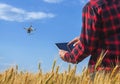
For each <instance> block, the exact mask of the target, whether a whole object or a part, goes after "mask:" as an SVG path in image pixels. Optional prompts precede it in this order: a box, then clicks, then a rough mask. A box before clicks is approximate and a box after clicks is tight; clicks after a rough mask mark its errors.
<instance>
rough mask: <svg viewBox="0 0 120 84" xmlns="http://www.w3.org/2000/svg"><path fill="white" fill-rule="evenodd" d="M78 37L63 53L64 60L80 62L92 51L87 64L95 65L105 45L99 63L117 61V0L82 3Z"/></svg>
mask: <svg viewBox="0 0 120 84" xmlns="http://www.w3.org/2000/svg"><path fill="white" fill-rule="evenodd" d="M80 41H81V42H80V43H79V44H78V45H76V46H75V48H74V49H73V50H72V51H71V52H70V53H66V54H65V57H64V59H65V61H67V62H71V63H79V62H81V61H82V60H83V59H84V58H86V57H88V56H89V55H91V58H90V61H89V65H90V66H93V67H94V66H95V64H96V62H97V60H98V58H99V56H100V53H101V51H102V49H105V50H108V51H109V52H108V53H107V55H106V56H105V57H104V59H103V60H102V63H101V65H102V66H104V67H111V66H115V65H116V63H120V0H90V1H89V2H88V3H87V4H86V5H85V6H84V8H83V11H82V31H81V35H80ZM116 59H117V61H116Z"/></svg>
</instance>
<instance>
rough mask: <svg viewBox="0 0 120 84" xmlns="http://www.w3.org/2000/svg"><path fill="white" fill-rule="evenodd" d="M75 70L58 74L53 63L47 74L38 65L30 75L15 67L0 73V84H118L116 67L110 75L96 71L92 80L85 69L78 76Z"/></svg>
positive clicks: (70, 69)
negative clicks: (35, 70)
mask: <svg viewBox="0 0 120 84" xmlns="http://www.w3.org/2000/svg"><path fill="white" fill-rule="evenodd" d="M76 68H77V67H76V65H75V66H73V67H71V65H69V66H68V70H65V71H63V72H60V71H59V69H60V67H59V66H57V65H56V61H54V62H53V66H52V69H51V70H50V71H49V72H46V73H43V72H42V69H41V67H40V64H39V65H38V72H36V73H30V72H23V71H19V70H18V66H16V67H13V68H10V69H8V70H6V71H4V72H1V73H0V84H120V72H117V73H115V72H116V68H117V66H116V67H115V68H114V69H113V70H112V72H110V73H105V71H101V72H99V71H97V72H96V74H95V77H94V79H93V80H92V79H91V78H90V73H89V72H88V69H87V68H84V69H83V71H82V73H79V74H78V73H77V74H76Z"/></svg>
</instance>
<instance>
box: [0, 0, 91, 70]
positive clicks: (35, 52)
mask: <svg viewBox="0 0 120 84" xmlns="http://www.w3.org/2000/svg"><path fill="white" fill-rule="evenodd" d="M87 1H88V0H24V1H20V0H0V67H1V68H0V71H3V70H5V69H7V68H9V67H10V66H14V65H16V64H17V65H18V67H19V69H20V70H25V71H33V72H35V71H37V67H38V63H39V62H40V63H41V67H42V69H43V70H44V72H46V71H50V70H51V67H52V63H53V60H54V59H57V65H60V67H61V70H64V69H65V70H66V69H67V65H68V63H66V62H64V61H62V60H61V59H60V57H59V54H58V49H57V47H56V46H55V43H56V42H67V41H70V40H72V39H73V38H74V37H76V36H78V35H80V32H81V14H82V8H83V6H84V4H85V3H86V2H87ZM30 25H32V26H33V28H35V29H36V31H34V32H33V33H32V34H31V35H28V34H27V33H26V31H25V30H24V28H25V27H29V26H30ZM88 59H89V58H87V59H86V60H84V61H82V62H81V63H79V64H78V71H80V70H81V69H82V68H83V67H84V66H85V65H86V64H87V63H88Z"/></svg>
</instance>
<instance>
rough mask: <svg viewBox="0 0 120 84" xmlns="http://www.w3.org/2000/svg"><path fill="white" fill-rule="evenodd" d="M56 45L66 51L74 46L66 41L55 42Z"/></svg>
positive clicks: (69, 50)
mask: <svg viewBox="0 0 120 84" xmlns="http://www.w3.org/2000/svg"><path fill="white" fill-rule="evenodd" d="M55 44H56V46H57V47H58V48H59V49H61V50H66V51H68V52H71V51H72V49H73V48H74V46H73V44H70V45H68V42H65V43H55Z"/></svg>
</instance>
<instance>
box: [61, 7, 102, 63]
mask: <svg viewBox="0 0 120 84" xmlns="http://www.w3.org/2000/svg"><path fill="white" fill-rule="evenodd" d="M96 13H97V11H96V10H94V9H93V8H91V7H89V5H86V6H85V7H84V8H83V11H82V31H81V35H80V40H79V43H77V45H76V46H75V48H74V49H73V50H72V51H71V52H70V53H69V52H66V53H64V56H62V57H64V58H63V59H64V61H67V62H71V63H78V62H80V61H82V60H83V59H84V58H86V57H87V56H89V55H90V54H91V53H92V51H94V49H96V47H97V46H98V42H99V32H98V31H99V27H100V26H99V25H100V24H98V23H99V20H98V19H99V18H98V16H97V14H96Z"/></svg>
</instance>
